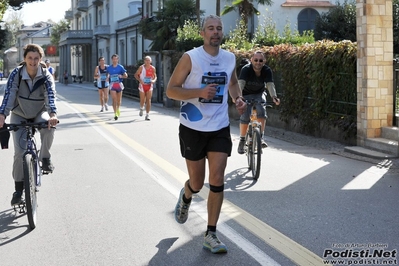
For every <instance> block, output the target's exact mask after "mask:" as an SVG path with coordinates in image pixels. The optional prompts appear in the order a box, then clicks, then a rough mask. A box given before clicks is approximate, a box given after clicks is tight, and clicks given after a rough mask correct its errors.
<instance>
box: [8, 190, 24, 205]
mask: <svg viewBox="0 0 399 266" xmlns="http://www.w3.org/2000/svg"><path fill="white" fill-rule="evenodd" d="M22 203H24V199H23V198H22V191H15V192H14V193H13V194H12V199H11V206H14V205H18V204H22Z"/></svg>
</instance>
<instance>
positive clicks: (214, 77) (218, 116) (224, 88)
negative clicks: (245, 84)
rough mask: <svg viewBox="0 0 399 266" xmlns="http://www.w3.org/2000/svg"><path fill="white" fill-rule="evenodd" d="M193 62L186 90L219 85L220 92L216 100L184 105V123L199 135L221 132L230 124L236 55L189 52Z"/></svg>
mask: <svg viewBox="0 0 399 266" xmlns="http://www.w3.org/2000/svg"><path fill="white" fill-rule="evenodd" d="M186 53H187V54H188V55H189V56H190V59H191V71H190V74H189V75H188V76H187V78H186V81H185V82H184V84H183V88H185V89H197V88H201V87H204V86H205V84H206V83H217V84H220V85H219V86H218V92H217V93H216V95H215V97H214V98H213V99H212V100H209V101H207V100H203V99H199V98H193V99H188V100H184V101H182V105H181V107H180V123H181V124H183V125H184V126H186V127H189V128H191V129H194V130H198V131H205V132H211V131H217V130H219V129H222V128H224V127H227V126H228V125H229V124H230V121H229V115H228V103H227V99H228V97H229V93H228V91H229V82H230V79H231V75H232V73H233V71H235V66H236V60H235V55H234V54H233V53H230V52H228V51H225V50H223V49H220V50H219V53H218V55H217V56H211V55H210V54H208V53H207V52H205V50H204V48H203V46H200V47H198V48H194V49H192V50H190V51H188V52H186Z"/></svg>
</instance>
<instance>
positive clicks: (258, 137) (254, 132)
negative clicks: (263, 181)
mask: <svg viewBox="0 0 399 266" xmlns="http://www.w3.org/2000/svg"><path fill="white" fill-rule="evenodd" d="M246 103H247V105H248V106H250V107H251V109H252V111H251V115H250V122H249V124H248V129H247V133H246V134H245V146H244V151H245V155H246V156H247V161H248V169H249V170H251V171H252V175H253V179H255V180H258V178H259V175H260V167H261V157H262V134H261V129H262V125H261V123H260V122H258V120H257V119H258V114H257V111H256V105H258V104H260V105H262V106H266V107H272V105H270V104H267V102H265V101H264V100H256V99H251V100H246Z"/></svg>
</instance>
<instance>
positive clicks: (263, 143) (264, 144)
mask: <svg viewBox="0 0 399 266" xmlns="http://www.w3.org/2000/svg"><path fill="white" fill-rule="evenodd" d="M261 145H262V149H264V148H267V143H266V141H265V140H264V139H262V144H261Z"/></svg>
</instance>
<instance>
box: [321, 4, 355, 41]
mask: <svg viewBox="0 0 399 266" xmlns="http://www.w3.org/2000/svg"><path fill="white" fill-rule="evenodd" d="M314 37H315V39H316V40H323V39H328V40H332V41H336V42H338V41H342V40H350V41H352V42H355V41H356V2H354V1H351V2H350V3H348V2H347V1H346V0H345V2H344V3H343V4H342V5H341V4H340V3H339V2H337V4H336V6H335V7H333V8H331V9H330V11H328V12H327V13H323V14H321V16H320V17H318V18H317V19H316V21H315V29H314Z"/></svg>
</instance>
